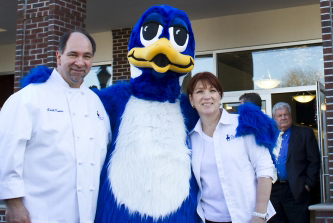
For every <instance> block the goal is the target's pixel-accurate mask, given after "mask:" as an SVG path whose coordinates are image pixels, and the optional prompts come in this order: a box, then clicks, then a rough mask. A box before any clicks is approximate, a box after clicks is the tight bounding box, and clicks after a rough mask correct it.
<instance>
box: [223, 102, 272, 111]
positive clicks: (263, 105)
mask: <svg viewBox="0 0 333 223" xmlns="http://www.w3.org/2000/svg"><path fill="white" fill-rule="evenodd" d="M239 105H241V103H240V102H228V103H223V108H224V109H225V110H226V111H227V112H229V113H237V107H238V106H239ZM260 109H261V111H262V112H263V113H264V114H266V100H262V101H261V108H260Z"/></svg>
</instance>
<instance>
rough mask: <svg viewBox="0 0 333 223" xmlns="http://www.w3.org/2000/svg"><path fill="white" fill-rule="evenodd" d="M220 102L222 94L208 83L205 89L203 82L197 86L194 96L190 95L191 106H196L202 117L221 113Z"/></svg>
mask: <svg viewBox="0 0 333 223" xmlns="http://www.w3.org/2000/svg"><path fill="white" fill-rule="evenodd" d="M220 101H221V96H220V92H218V91H217V89H216V88H215V87H213V86H211V85H210V84H208V83H207V85H206V88H204V86H203V84H202V82H201V81H199V82H198V83H197V84H196V86H195V88H194V90H193V93H192V95H190V102H191V105H192V106H194V108H195V109H196V110H197V111H198V113H199V115H200V116H202V115H211V114H215V113H216V112H219V111H220V109H219V107H220Z"/></svg>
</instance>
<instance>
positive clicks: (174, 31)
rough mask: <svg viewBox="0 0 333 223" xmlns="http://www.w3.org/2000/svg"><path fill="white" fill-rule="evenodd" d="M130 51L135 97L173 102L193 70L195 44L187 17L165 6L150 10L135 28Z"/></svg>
mask: <svg viewBox="0 0 333 223" xmlns="http://www.w3.org/2000/svg"><path fill="white" fill-rule="evenodd" d="M128 51H129V52H128V54H127V58H128V61H129V63H130V65H131V84H132V87H134V88H135V89H136V90H134V94H135V95H136V96H138V97H139V98H143V99H149V100H158V101H166V100H168V101H170V102H172V101H174V99H175V98H177V97H178V96H179V94H180V85H181V83H182V81H183V78H184V77H185V75H186V74H187V73H188V72H190V71H191V70H192V69H193V67H194V53H195V41H194V37H193V31H192V27H191V23H190V21H189V19H188V17H187V15H186V13H185V12H183V11H181V10H178V9H176V8H173V7H171V6H166V5H159V6H153V7H150V8H149V9H148V10H147V11H146V12H145V13H144V14H143V15H142V17H141V18H140V20H139V21H138V22H137V24H136V25H135V27H134V28H133V31H132V33H131V37H130V40H129V43H128Z"/></svg>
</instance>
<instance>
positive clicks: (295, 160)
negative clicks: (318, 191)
mask: <svg viewBox="0 0 333 223" xmlns="http://www.w3.org/2000/svg"><path fill="white" fill-rule="evenodd" d="M273 118H274V120H275V121H276V122H277V124H278V128H279V130H280V131H281V133H280V137H279V139H278V140H277V146H276V147H275V148H274V151H273V154H274V156H275V160H274V164H275V166H276V169H277V176H278V180H277V181H276V182H275V184H273V187H272V193H271V198H270V200H271V202H272V204H273V206H274V208H275V211H276V215H275V216H273V217H272V218H271V220H269V223H286V222H290V223H298V222H299V223H307V222H309V221H310V213H309V210H308V207H309V205H310V191H311V189H313V188H314V186H315V184H316V181H317V179H318V174H319V170H320V155H319V149H318V144H317V140H316V138H315V136H314V133H313V130H312V129H310V128H305V127H299V126H295V125H292V118H291V110H290V106H289V104H287V103H284V102H279V103H277V104H275V105H274V107H273Z"/></svg>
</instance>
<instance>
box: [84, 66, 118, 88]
mask: <svg viewBox="0 0 333 223" xmlns="http://www.w3.org/2000/svg"><path fill="white" fill-rule="evenodd" d="M103 66H106V71H107V72H108V73H109V74H110V78H109V79H108V80H107V81H106V86H110V85H112V67H111V66H110V65H103ZM103 66H93V67H92V68H91V70H90V72H89V73H88V74H87V76H86V77H85V78H84V82H83V83H84V85H86V86H87V87H89V88H94V87H96V88H98V89H101V83H100V81H99V79H98V76H97V75H98V74H99V73H100V72H101V71H102V67H103ZM102 84H103V80H102Z"/></svg>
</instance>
